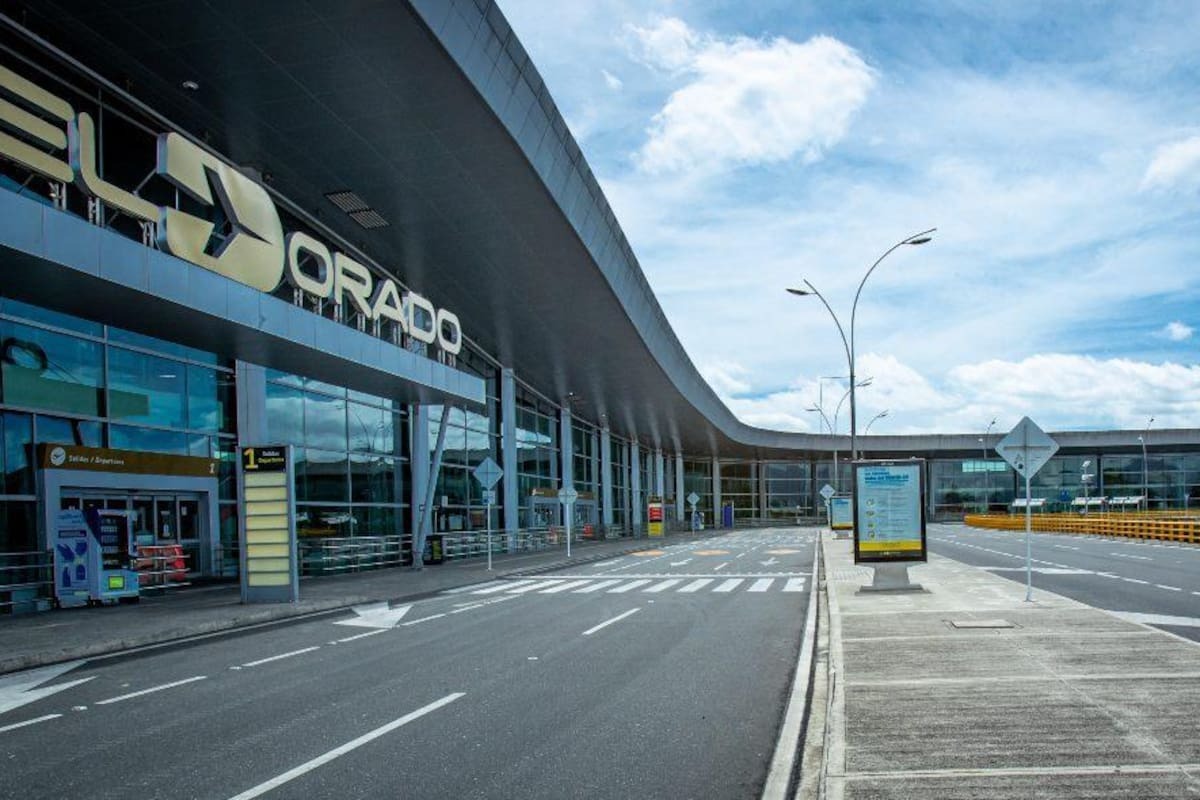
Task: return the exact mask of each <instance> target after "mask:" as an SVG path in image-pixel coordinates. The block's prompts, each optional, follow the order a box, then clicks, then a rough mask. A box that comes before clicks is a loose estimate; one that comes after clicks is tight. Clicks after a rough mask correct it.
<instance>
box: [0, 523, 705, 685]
mask: <svg viewBox="0 0 1200 800" xmlns="http://www.w3.org/2000/svg"><path fill="white" fill-rule="evenodd" d="M706 535H711V534H686V533H685V534H676V535H674V536H668V537H664V538H663V539H644V538H643V539H614V540H611V541H603V542H580V543H575V544H572V546H571V555H572V558H571V559H569V560H568V559H567V557H566V549H565V547H563V546H559V547H555V548H550V549H547V550H541V551H537V552H533V553H518V554H514V555H498V556H495V557H494V558H493V562H494V563H493V572H490V573H489V572H488V571H487V559H486V558H475V559H468V560H462V561H451V562H447V563H446V564H442V565H438V566H433V565H430V566H426V567H425V568H424V569H423V570H421V571H419V572H414V571H413V570H412V569H410V568H406V567H402V568H395V569H382V570H375V571H372V572H360V573H356V574H353V575H339V576H332V577H314V578H304V579H302V580H301V582H300V602H298V603H279V604H274V603H273V604H257V605H242V603H241V598H240V589H239V587H238V584H236V583H230V584H217V585H210V586H201V587H194V588H187V589H179V590H176V591H174V592H170V593H166V594H162V595H157V596H147V597H144V598H142V600H141V602H139V603H137V604H135V605H116V606H106V607H98V608H79V609H63V610H57V611H49V612H43V613H39V614H26V615H19V616H5V617H0V675H2V674H4V673H7V672H14V671H17V670H22V669H28V668H31V667H38V666H43V665H46V664H54V663H58V662H62V661H72V660H75V659H79V658H88V657H95V656H99V655H105V654H109V653H116V652H120V651H123V650H128V649H130V648H134V647H144V646H147V645H153V644H160V643H163V642H170V641H175V640H179V639H184V638H188V637H192V636H197V635H202V634H207V633H215V632H219V631H228V630H230V629H234V628H245V627H248V626H251V625H258V624H263V623H269V622H276V621H279V620H283V619H288V618H300V617H304V616H306V615H311V614H319V613H322V612H330V611H334V610H337V609H344V608H347V607H349V606H354V605H359V604H362V603H378V602H381V601H388V602H399V601H410V600H415V599H419V598H421V597H426V596H430V595H433V594H436V593H438V592H440V591H442V590H444V589H450V588H454V587H457V586H466V585H469V584H472V583H480V582H483V581H487V580H492V579H493V578H496V577H503V576H506V575H516V574H524V573H529V572H538V571H544V570H551V569H560V568H563V567H569V566H571V565H573V564H582V563H587V562H589V561H596V560H599V559H603V558H612V557H614V556H618V555H621V554H624V553H629V552H633V551H637V550H646V549H650V548H655V547H659V546H661V545H663V544H664V543H670V542H679V541H687V540H692V539H695V538H696V537H697V536H701V537H703V536H706Z"/></svg>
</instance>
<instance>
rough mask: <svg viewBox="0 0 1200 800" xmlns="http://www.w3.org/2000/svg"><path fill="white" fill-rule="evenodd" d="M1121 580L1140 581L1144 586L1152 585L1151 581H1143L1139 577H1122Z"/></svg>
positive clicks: (1128, 581)
mask: <svg viewBox="0 0 1200 800" xmlns="http://www.w3.org/2000/svg"><path fill="white" fill-rule="evenodd" d="M1121 580H1123V581H1125V582H1126V583H1140V584H1141V585H1142V586H1149V585H1150V581H1141V580H1138V579H1137V578H1121Z"/></svg>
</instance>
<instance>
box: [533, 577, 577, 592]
mask: <svg viewBox="0 0 1200 800" xmlns="http://www.w3.org/2000/svg"><path fill="white" fill-rule="evenodd" d="M585 583H589V581H586V580H584V581H569V582H567V583H563V584H560V585H559V586H552V587H550V588H549V589H542V590H541V591H540V592H538V594H557V593H558V592H565V591H567V590H568V589H574V588H576V587H579V586H583V585H584V584H585Z"/></svg>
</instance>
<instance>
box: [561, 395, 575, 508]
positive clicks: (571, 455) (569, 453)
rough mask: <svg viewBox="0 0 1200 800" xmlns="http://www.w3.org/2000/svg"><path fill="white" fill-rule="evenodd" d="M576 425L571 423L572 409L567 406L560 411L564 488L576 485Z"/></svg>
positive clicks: (562, 484)
mask: <svg viewBox="0 0 1200 800" xmlns="http://www.w3.org/2000/svg"><path fill="white" fill-rule="evenodd" d="M574 435H575V431H574V426H572V425H571V409H569V408H566V407H565V406H564V407H563V408H561V409H559V412H558V455H559V463H560V464H561V465H562V467H561V470H560V472H559V474H561V475H562V483H561V484H560V485H561V486H562V488H564V489H566V488H567V487H568V486H574V485H575V441H574Z"/></svg>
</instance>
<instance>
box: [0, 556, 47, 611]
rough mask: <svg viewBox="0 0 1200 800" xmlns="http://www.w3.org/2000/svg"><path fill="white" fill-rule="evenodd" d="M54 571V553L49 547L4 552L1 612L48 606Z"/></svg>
mask: <svg viewBox="0 0 1200 800" xmlns="http://www.w3.org/2000/svg"><path fill="white" fill-rule="evenodd" d="M53 574H54V555H53V553H51V552H50V551H49V550H30V551H25V552H18V553H0V613H9V614H12V613H20V612H23V611H35V610H40V609H44V608H48V607H49V604H50V599H51V598H52V597H53V595H54V577H53Z"/></svg>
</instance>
